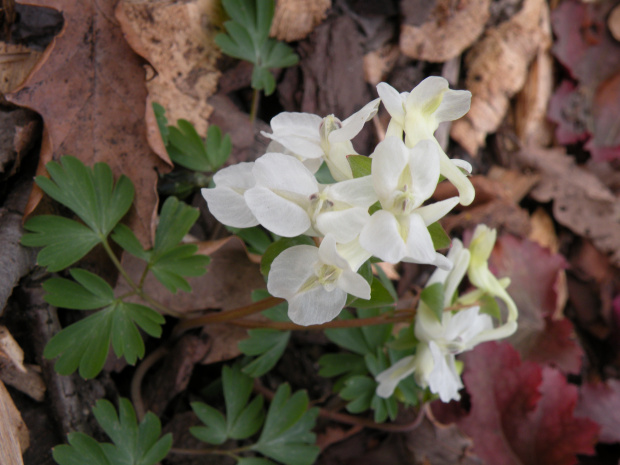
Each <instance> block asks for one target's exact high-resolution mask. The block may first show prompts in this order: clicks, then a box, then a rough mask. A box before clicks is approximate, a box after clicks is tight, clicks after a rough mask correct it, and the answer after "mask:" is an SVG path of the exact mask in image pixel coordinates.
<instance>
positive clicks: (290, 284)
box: [267, 245, 322, 299]
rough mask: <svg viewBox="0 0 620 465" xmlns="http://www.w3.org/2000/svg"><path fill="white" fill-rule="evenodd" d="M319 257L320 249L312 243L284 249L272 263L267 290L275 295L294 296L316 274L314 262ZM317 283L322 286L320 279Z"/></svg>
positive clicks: (285, 297)
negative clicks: (319, 282)
mask: <svg viewBox="0 0 620 465" xmlns="http://www.w3.org/2000/svg"><path fill="white" fill-rule="evenodd" d="M318 259H319V249H318V248H317V247H313V246H311V245H296V246H293V247H290V248H288V249H286V250H284V251H282V252H281V253H280V255H278V256H277V257H276V258H275V259H274V260H273V262H272V263H271V269H270V270H269V275H268V277H267V290H268V291H269V293H270V294H271V295H273V296H274V297H281V298H283V299H290V298H292V297H293V296H294V295H295V294H296V293H297V291H298V289H299V288H300V287H301V286H303V284H304V283H306V282H307V281H308V279H309V278H311V277H312V276H314V267H313V264H314V263H316V262H317V261H318ZM317 285H319V286H320V284H318V281H317ZM321 287H322V286H321Z"/></svg>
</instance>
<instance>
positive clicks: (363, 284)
mask: <svg viewBox="0 0 620 465" xmlns="http://www.w3.org/2000/svg"><path fill="white" fill-rule="evenodd" d="M336 286H338V287H339V288H340V289H342V290H343V291H344V292H346V293H348V294H351V295H354V296H355V297H359V298H360V299H364V300H369V299H370V284H368V281H366V280H365V279H364V278H363V277H362V276H361V275H359V274H357V273H355V272H354V271H350V270H345V271H343V272H342V274H341V275H340V278H338V281H337V282H336Z"/></svg>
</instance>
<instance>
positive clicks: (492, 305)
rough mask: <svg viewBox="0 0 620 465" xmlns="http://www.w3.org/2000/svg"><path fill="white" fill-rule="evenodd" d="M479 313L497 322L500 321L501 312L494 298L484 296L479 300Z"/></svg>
mask: <svg viewBox="0 0 620 465" xmlns="http://www.w3.org/2000/svg"><path fill="white" fill-rule="evenodd" d="M479 300H480V312H479V313H486V314H487V315H489V316H491V317H493V318H496V319H497V320H498V321H502V312H501V310H500V308H499V305H498V303H497V300H496V299H495V297H493V296H492V295H489V294H484V295H483V296H482V297H481V298H480V299H479Z"/></svg>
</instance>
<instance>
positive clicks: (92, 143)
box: [6, 0, 167, 246]
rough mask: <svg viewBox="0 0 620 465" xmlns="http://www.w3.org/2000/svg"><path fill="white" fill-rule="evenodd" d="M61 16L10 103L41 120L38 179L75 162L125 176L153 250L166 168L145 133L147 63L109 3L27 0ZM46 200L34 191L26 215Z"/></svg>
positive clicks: (136, 220)
mask: <svg viewBox="0 0 620 465" xmlns="http://www.w3.org/2000/svg"><path fill="white" fill-rule="evenodd" d="M28 3H29V4H32V5H37V6H42V7H47V8H53V9H56V10H58V11H60V12H62V14H63V17H64V26H63V29H62V31H61V32H60V33H59V35H58V36H56V37H55V38H54V40H53V41H52V42H51V44H50V45H49V46H48V47H47V49H46V50H45V52H44V53H43V55H42V57H41V60H40V61H39V63H38V64H37V66H36V68H35V70H34V71H33V72H32V73H31V74H30V75H29V76H28V79H27V80H26V81H25V82H24V83H23V85H22V86H21V87H20V88H19V89H17V90H16V91H14V92H13V93H11V94H7V95H6V98H7V100H9V101H11V102H12V103H15V104H16V105H21V106H25V107H28V108H31V109H33V110H35V111H37V112H38V113H39V114H41V116H42V117H43V124H44V129H43V140H42V147H41V157H40V159H39V167H38V174H45V164H46V163H47V162H48V161H50V160H52V159H56V160H57V159H58V158H59V157H60V156H62V155H66V154H71V155H74V156H76V157H78V158H79V159H80V160H82V161H83V162H84V163H86V164H87V165H92V164H93V163H95V162H106V163H108V164H109V165H110V166H111V168H112V171H113V172H114V174H115V176H119V175H120V174H121V173H122V174H126V175H127V176H128V177H129V178H131V180H132V181H133V183H134V185H135V187H136V192H138V193H139V195H137V196H136V199H135V202H134V207H135V208H132V210H131V212H130V216H129V223H130V225H131V227H132V229H133V230H134V231H135V232H136V235H137V236H138V238H139V239H140V240H141V241H142V243H143V244H144V245H145V246H150V243H151V229H152V220H153V216H154V213H155V209H156V205H157V192H156V189H155V185H156V183H157V173H156V170H159V171H160V172H165V171H166V170H167V168H166V165H165V164H164V163H163V162H162V161H161V160H160V159H158V158H157V157H156V156H155V154H153V152H152V151H151V149H150V148H149V145H148V142H147V138H146V130H145V125H144V114H145V102H146V96H147V93H146V87H145V83H144V69H143V67H142V61H141V59H140V58H139V57H138V56H137V55H136V54H134V53H133V52H132V50H131V49H130V48H129V45H128V44H127V42H126V41H125V39H124V38H123V33H122V31H121V29H120V27H118V26H117V24H116V23H115V22H113V21H111V18H113V17H114V11H113V5H112V3H111V2H98V1H95V0H85V1H81V2H74V1H72V0H29V2H28ZM41 197H42V193H41V191H40V190H39V189H34V190H33V194H32V195H31V199H30V202H29V206H28V207H27V209H26V214H29V213H31V212H32V210H33V209H34V207H36V205H37V204H38V202H39V200H40V199H41Z"/></svg>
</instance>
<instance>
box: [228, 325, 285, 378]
mask: <svg viewBox="0 0 620 465" xmlns="http://www.w3.org/2000/svg"><path fill="white" fill-rule="evenodd" d="M248 335H249V336H250V337H249V338H248V339H244V340H243V341H241V342H239V344H238V346H239V350H240V351H241V352H243V353H244V354H245V355H251V356H254V357H256V358H255V359H254V360H252V361H251V362H250V363H249V364H247V365H246V366H245V367H243V372H244V373H245V374H247V375H250V376H251V377H252V378H256V377H258V376H262V375H264V374H265V373H267V372H268V371H269V370H271V369H272V368H273V367H274V366H275V364H276V363H277V362H278V360H280V357H282V354H283V353H284V350H285V349H286V345H287V344H288V341H289V339H290V337H291V332H290V331H278V330H276V329H251V330H249V331H248Z"/></svg>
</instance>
